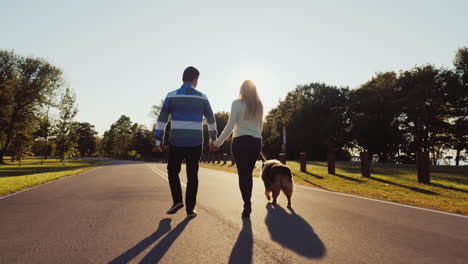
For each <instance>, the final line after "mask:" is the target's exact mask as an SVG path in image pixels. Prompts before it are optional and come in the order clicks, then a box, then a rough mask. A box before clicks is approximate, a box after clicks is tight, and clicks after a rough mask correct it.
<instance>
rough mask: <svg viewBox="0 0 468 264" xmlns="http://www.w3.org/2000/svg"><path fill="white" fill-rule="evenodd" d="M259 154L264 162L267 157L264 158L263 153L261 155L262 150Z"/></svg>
mask: <svg viewBox="0 0 468 264" xmlns="http://www.w3.org/2000/svg"><path fill="white" fill-rule="evenodd" d="M260 156H261V157H262V160H263V162H266V161H267V159H266V158H265V155H263V152H262V151H260Z"/></svg>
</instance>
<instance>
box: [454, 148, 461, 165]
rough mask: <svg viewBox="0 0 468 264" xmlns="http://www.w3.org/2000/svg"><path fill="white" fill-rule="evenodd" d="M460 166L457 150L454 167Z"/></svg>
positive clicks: (458, 150)
mask: <svg viewBox="0 0 468 264" xmlns="http://www.w3.org/2000/svg"><path fill="white" fill-rule="evenodd" d="M459 165H460V149H457V155H456V157H455V166H457V167H458V166H459Z"/></svg>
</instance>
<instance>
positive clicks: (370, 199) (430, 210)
mask: <svg viewBox="0 0 468 264" xmlns="http://www.w3.org/2000/svg"><path fill="white" fill-rule="evenodd" d="M203 169H206V170H212V169H208V168H203ZM218 172H219V171H218ZM223 173H228V174H234V173H229V172H224V171H223ZM258 180H260V179H258ZM294 186H296V187H300V188H305V189H309V190H313V191H319V192H326V193H331V194H336V195H342V196H347V197H353V198H358V199H364V200H368V201H374V202H380V203H385V204H390V205H396V206H401V207H406V208H413V209H419V210H423V211H428V212H433V213H439V214H444V215H451V216H457V217H461V218H465V219H468V216H466V215H462V214H454V213H449V212H444V211H438V210H434V209H429V208H424V207H418V206H413V205H407V204H400V203H395V202H389V201H383V200H378V199H373V198H368V197H362V196H357V195H352V194H347V193H341V192H335V191H328V190H323V189H319V188H313V187H308V186H302V185H297V184H294Z"/></svg>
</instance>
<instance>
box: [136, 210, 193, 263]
mask: <svg viewBox="0 0 468 264" xmlns="http://www.w3.org/2000/svg"><path fill="white" fill-rule="evenodd" d="M192 219H193V218H185V219H184V221H182V222H180V223H179V224H178V225H177V226H176V227H175V228H174V229H172V230H171V231H170V232H169V233H167V235H166V236H164V238H163V239H161V241H159V242H158V243H157V244H156V246H154V247H153V248H152V249H151V251H150V252H149V253H148V254H146V256H145V257H144V258H143V259H142V260H141V261H140V263H158V262H159V261H160V260H161V259H162V257H164V254H166V252H167V251H168V250H169V248H170V247H171V246H172V244H173V243H174V241H176V239H177V238H178V237H179V236H180V234H181V233H182V231H184V229H185V227H186V226H187V225H188V223H189V222H190V220H192Z"/></svg>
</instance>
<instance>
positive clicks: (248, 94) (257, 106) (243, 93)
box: [239, 80, 263, 120]
mask: <svg viewBox="0 0 468 264" xmlns="http://www.w3.org/2000/svg"><path fill="white" fill-rule="evenodd" d="M239 99H241V100H242V101H243V102H244V103H245V106H246V109H245V115H244V118H245V119H248V120H254V119H260V120H261V119H262V117H263V104H262V101H261V100H260V97H258V93H257V86H255V83H254V82H252V81H251V80H247V81H244V83H243V84H242V85H241V87H240V91H239Z"/></svg>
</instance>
